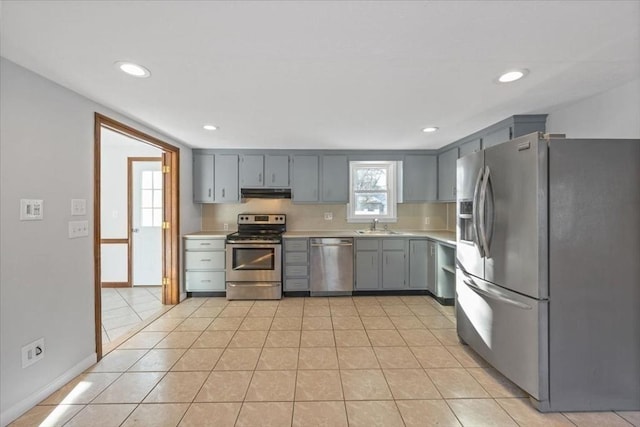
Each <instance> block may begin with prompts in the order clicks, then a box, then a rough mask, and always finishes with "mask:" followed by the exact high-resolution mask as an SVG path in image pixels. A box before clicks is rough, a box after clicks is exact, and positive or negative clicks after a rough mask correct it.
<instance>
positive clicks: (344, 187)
mask: <svg viewBox="0 0 640 427" xmlns="http://www.w3.org/2000/svg"><path fill="white" fill-rule="evenodd" d="M322 201H323V202H328V203H347V202H349V161H348V160H347V156H333V155H331V156H323V157H322Z"/></svg>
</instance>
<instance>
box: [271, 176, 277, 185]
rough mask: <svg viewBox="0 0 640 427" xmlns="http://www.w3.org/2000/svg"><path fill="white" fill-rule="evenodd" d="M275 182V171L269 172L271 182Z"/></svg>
mask: <svg viewBox="0 0 640 427" xmlns="http://www.w3.org/2000/svg"><path fill="white" fill-rule="evenodd" d="M275 182H276V174H275V173H272V174H271V183H272V184H273V183H275Z"/></svg>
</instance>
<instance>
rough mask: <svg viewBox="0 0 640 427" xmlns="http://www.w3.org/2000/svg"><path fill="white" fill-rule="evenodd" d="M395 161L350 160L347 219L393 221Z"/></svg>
mask: <svg viewBox="0 0 640 427" xmlns="http://www.w3.org/2000/svg"><path fill="white" fill-rule="evenodd" d="M398 163H399V162H395V161H367V162H363V161H358V162H349V172H350V173H349V189H350V194H349V207H348V214H347V220H348V222H368V221H371V220H373V219H374V218H377V219H379V220H380V221H386V222H396V221H397V216H396V203H397V194H396V192H397V191H396V189H397V187H396V180H397V179H396V178H397V168H398Z"/></svg>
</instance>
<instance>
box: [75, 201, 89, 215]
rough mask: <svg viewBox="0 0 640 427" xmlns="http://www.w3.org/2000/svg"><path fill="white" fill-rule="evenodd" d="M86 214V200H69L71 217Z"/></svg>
mask: <svg viewBox="0 0 640 427" xmlns="http://www.w3.org/2000/svg"><path fill="white" fill-rule="evenodd" d="M86 214H87V199H71V216H81V215H86Z"/></svg>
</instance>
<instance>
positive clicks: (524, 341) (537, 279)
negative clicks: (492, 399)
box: [456, 133, 640, 411]
mask: <svg viewBox="0 0 640 427" xmlns="http://www.w3.org/2000/svg"><path fill="white" fill-rule="evenodd" d="M457 188H458V194H457V243H458V244H457V252H456V253H457V262H456V264H457V270H456V317H457V331H458V335H459V337H460V339H461V340H462V341H463V342H465V343H467V344H469V346H471V347H472V348H473V349H474V350H475V351H476V352H477V353H478V354H480V355H481V356H482V357H483V358H484V359H486V360H487V361H488V362H489V363H490V364H491V365H493V366H494V367H495V368H496V369H497V370H498V371H500V372H501V373H502V374H504V375H505V376H506V377H507V378H509V379H510V380H511V381H513V382H514V383H515V384H517V385H518V386H519V387H520V388H522V389H523V390H524V391H526V392H527V393H528V394H529V395H530V396H531V400H532V402H533V404H534V405H535V406H536V407H537V408H538V409H539V410H540V411H582V410H589V411H593V410H640V140H630V139H627V140H622V139H617V140H616V139H611V140H604V139H565V138H556V139H553V138H550V139H545V138H544V137H543V135H542V134H540V133H534V134H530V135H525V136H522V137H520V138H517V139H514V140H512V141H509V142H505V143H503V144H500V145H497V146H494V147H490V148H488V149H486V150H484V151H481V152H477V153H473V154H469V155H467V156H464V157H462V158H460V159H458V163H457Z"/></svg>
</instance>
